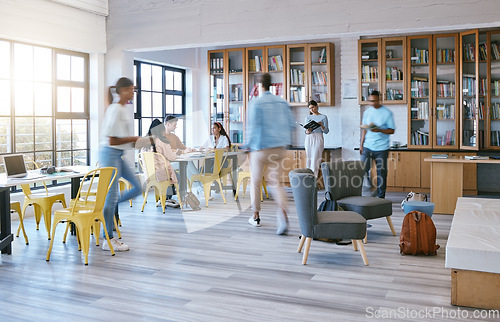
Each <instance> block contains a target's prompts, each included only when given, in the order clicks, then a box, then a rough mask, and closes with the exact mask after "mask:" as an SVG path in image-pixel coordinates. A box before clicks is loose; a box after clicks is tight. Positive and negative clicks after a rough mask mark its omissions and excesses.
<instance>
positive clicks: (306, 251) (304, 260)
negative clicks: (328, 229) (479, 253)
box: [302, 237, 312, 265]
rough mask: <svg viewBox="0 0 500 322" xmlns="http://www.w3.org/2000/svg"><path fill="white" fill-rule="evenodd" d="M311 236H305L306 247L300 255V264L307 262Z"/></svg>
mask: <svg viewBox="0 0 500 322" xmlns="http://www.w3.org/2000/svg"><path fill="white" fill-rule="evenodd" d="M311 241H312V237H306V247H305V248H304V255H302V264H303V265H305V264H306V263H307V256H309V248H311Z"/></svg>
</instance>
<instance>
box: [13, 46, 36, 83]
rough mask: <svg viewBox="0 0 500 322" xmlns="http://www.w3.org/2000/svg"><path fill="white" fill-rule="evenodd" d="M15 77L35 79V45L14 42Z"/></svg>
mask: <svg viewBox="0 0 500 322" xmlns="http://www.w3.org/2000/svg"><path fill="white" fill-rule="evenodd" d="M14 79H17V80H33V46H29V45H24V44H14Z"/></svg>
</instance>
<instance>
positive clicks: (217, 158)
mask: <svg viewBox="0 0 500 322" xmlns="http://www.w3.org/2000/svg"><path fill="white" fill-rule="evenodd" d="M224 152H227V150H226V149H215V150H212V151H210V152H207V154H205V157H204V159H203V165H202V168H203V169H205V166H206V165H207V164H208V163H207V159H213V160H214V166H213V169H212V174H213V175H214V176H219V174H220V172H221V170H222V165H223V164H224V162H225V161H226V158H227V154H225V153H224ZM206 170H208V169H205V171H206ZM205 171H204V172H205ZM205 173H206V172H205Z"/></svg>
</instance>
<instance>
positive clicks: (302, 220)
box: [288, 169, 318, 237]
mask: <svg viewBox="0 0 500 322" xmlns="http://www.w3.org/2000/svg"><path fill="white" fill-rule="evenodd" d="M288 176H289V178H290V185H291V186H292V192H293V199H294V200H295V206H296V208H297V216H298V217H299V226H300V231H301V233H302V235H304V236H306V237H313V236H314V225H315V224H316V223H317V222H318V220H317V209H318V197H317V194H318V192H317V188H316V177H315V176H314V172H312V171H311V170H310V169H296V170H292V171H290V173H289V174H288Z"/></svg>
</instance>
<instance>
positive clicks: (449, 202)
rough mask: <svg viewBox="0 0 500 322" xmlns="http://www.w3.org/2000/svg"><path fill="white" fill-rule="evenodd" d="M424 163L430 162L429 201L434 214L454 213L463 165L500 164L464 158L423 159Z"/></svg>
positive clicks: (495, 161) (498, 161) (459, 193)
mask: <svg viewBox="0 0 500 322" xmlns="http://www.w3.org/2000/svg"><path fill="white" fill-rule="evenodd" d="M424 161H427V162H431V201H432V202H433V203H434V204H435V208H434V213H436V214H453V213H454V212H455V205H456V203H457V199H458V197H462V193H463V192H462V191H463V180H464V179H463V172H464V170H463V169H464V164H468V163H492V164H500V160H493V159H488V160H468V159H465V158H464V157H448V158H446V159H437V158H425V159H424Z"/></svg>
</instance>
